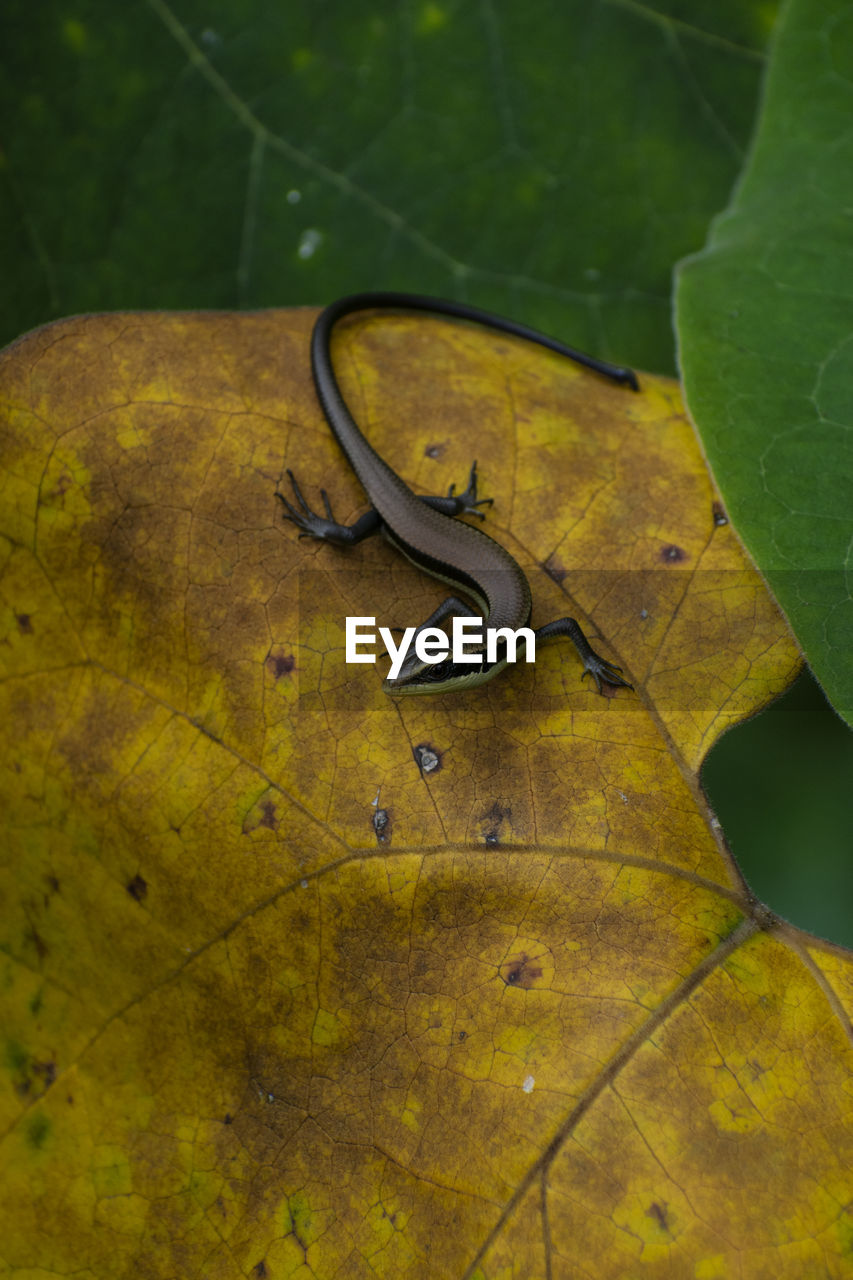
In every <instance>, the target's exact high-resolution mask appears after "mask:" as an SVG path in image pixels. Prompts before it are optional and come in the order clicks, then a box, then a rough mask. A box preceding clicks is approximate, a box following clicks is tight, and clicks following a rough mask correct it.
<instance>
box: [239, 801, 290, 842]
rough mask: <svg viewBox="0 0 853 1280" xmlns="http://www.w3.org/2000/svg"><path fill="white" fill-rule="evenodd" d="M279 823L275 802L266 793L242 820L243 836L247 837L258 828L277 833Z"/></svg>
mask: <svg viewBox="0 0 853 1280" xmlns="http://www.w3.org/2000/svg"><path fill="white" fill-rule="evenodd" d="M280 822H281V819H280V817H279V814H278V808H277V805H276V802H275V800H273V798H272V796H271V795H270V794H269V792H267V793H266V795H264V796H262V797H261V798H260V799H259V800H258V801H257V803H256V804H253V805H252V807H251V809H250V810H249V812H248V813H247V814H246V816H245V818H244V819H243V835H244V836H247V835H249V834H250V833H251V832H252V831H257V830H258V828H259V827H266V828H267V830H268V831H277V830H278V828H279V824H280Z"/></svg>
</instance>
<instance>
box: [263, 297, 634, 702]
mask: <svg viewBox="0 0 853 1280" xmlns="http://www.w3.org/2000/svg"><path fill="white" fill-rule="evenodd" d="M387 309H394V310H405V311H427V312H429V313H431V314H434V315H444V316H451V317H453V318H454V319H459V320H466V321H473V322H475V323H477V324H481V325H485V326H487V327H488V328H491V329H497V330H498V331H500V332H502V333H508V334H511V335H512V336H514V337H520V338H525V339H527V340H528V341H529V342H534V343H537V344H538V345H539V346H542V347H547V348H549V349H550V350H551V351H556V352H558V353H560V354H561V355H565V356H567V357H568V358H569V359H570V360H574V361H575V362H576V363H577V364H581V365H584V366H585V367H586V368H588V369H591V370H593V371H594V372H596V373H599V374H602V375H603V376H604V377H607V378H610V379H612V380H613V381H614V382H618V383H621V384H622V385H624V386H626V387H629V388H631V389H632V390H634V391H636V390H638V389H639V388H638V384H637V378H636V375H635V374H634V372H633V371H632V370H631V369H626V368H622V367H620V366H618V365H612V364H608V363H607V362H606V361H602V360H596V359H595V358H594V357H593V356H589V355H586V354H584V353H583V352H581V351H576V350H574V348H572V347H569V346H566V345H565V344H564V343H562V342H558V341H557V340H556V339H554V338H549V337H547V336H546V335H545V334H542V333H539V332H537V330H535V329H529V328H528V327H527V326H526V325H521V324H517V323H516V322H515V321H513V320H507V319H505V318H503V317H502V316H496V315H492V314H491V313H490V312H488V311H481V310H479V308H477V307H470V306H467V305H466V304H464V303H460V302H451V301H447V300H444V299H441V298H430V297H424V296H422V295H420V294H411V293H357V294H353V295H351V296H350V297H346V298H341V299H340V300H339V301H338V302H334V303H332V305H331V306H329V307H327V308H326V310H325V311H323V312H322V314H321V315H320V317H319V319H318V320H317V322H316V324H315V326H314V331H313V334H312V337H311V368H312V372H313V376H314V384H315V387H316V391H317V396H318V398H319V400H320V404H321V406H322V408H323V412H324V413H325V415H326V418H327V420H328V423H329V426H330V427H331V429H332V432H333V434H334V436H335V439H336V440H337V441H338V444H339V445H340V446H341V448H342V449H343V451H344V453H345V454H346V456H347V459H348V460H349V463H350V465H351V466H352V468H353V470H354V471H355V473H356V475H357V476H358V479H359V480H360V482H361V484H362V486H363V488H364V490H365V492H366V494H367V496H368V498H369V500H370V502H371V504H372V506H371V509H370V510H369V511H367V512H366V513H365V514H364V515H363V516H362V517H361V518H360V519H359V520H357V521H356V522H355V524H353V525H350V526H347V525H341V524H338V523H337V521H336V520H335V518H334V515H333V513H332V509H331V505H330V503H329V498H328V496H327V494H326V491H325V490H324V489H322V490H321V491H320V492H321V495H322V498H323V504H324V507H325V511H326V516H325V518H324V517H323V516H319V515H317V514H316V513H315V512H313V511H312V510H311V508H310V507H309V506H308V504H307V503H306V501H305V499H304V497H303V495H302V492H301V490H300V488H299V485H298V484H297V481H296V478H295V477H294V475H293V472H292V471H290V470H288V472H287V474H288V477H289V479H290V483H291V487H292V489H293V495H292V496H293V501H290V500H289V499H288V498H287V497H285V496H284V494H282V493H277V494H276V497H277V498H279V499H280V500H281V502H282V503H283V505H284V508H285V517H286V518H287V519H288V520H291V521H292V522H293V523H294V524H295V525H296V526H297V527H298V529H299V530H300V537H304V536H310V537H313V538H320V539H322V540H323V541H325V542H331V543H333V544H334V545H335V546H338V547H350V546H354V545H355V544H356V543H357V542H360V541H361V540H362V539H363V538H366V537H368V536H369V535H370V534H373V533H376V532H378V531H380V530H381V531H382V533H384V535H385V536H386V538H387V539H388V540H389V541H390V542H391V543H392V545H393V546H395V547H396V548H397V550H399V551H401V552H402V553H403V555H405V556H406V557H407V558H408V559H409V560H411V561H412V563H413V564H415V565H417V567H418V568H419V569H423V570H424V571H425V572H426V573H429V574H431V575H432V576H433V577H435V578H440V579H441V580H442V581H443V582H447V583H449V584H450V586H451V587H453V588H454V590H455V591H459V592H460V593H461V594H462V595H463V596H465V597H467V599H468V600H470V601H472V602H473V603H474V605H475V606H476V608H477V609H478V610H479V611H480V613H481V614H482V616H483V619H484V621H485V622H486V623H487V625H488V626H489V627H492V628H499V627H507V628H510V629H512V630H513V631H517V630H519V629H520V628H521V627H526V626H527V624H528V622H529V620H530V611H531V596H530V587H529V585H528V582H527V578H526V577H525V574H524V572H523V570H522V568H521V566H520V565H519V564H518V563H517V562H516V561H515V560H514V559H513V557H512V556H511V555H510V554H509V552H508V551H506V550H505V549H504V548H503V547H502V546H501V545H500V544H499V543H497V542H495V540H494V539H493V538H490V537H489V536H488V535H487V534H485V533H483V532H482V530H480V529H477V528H475V527H474V526H473V525H469V524H462V523H459V522H457V521H456V520H454V518H453V517H454V516H458V515H477V516H479V517H480V518H481V519H482V518H483V514H482V512H480V511H479V510H478V507H481V506H483V505H485V504H487V503H490V502H491V501H492V500H491V499H490V498H478V497H477V464H476V462H475V463H474V464H473V465H472V467H471V473H470V476H469V480H468V487H467V489H466V490H465V492H464V493H461V494H458V495H455V494H454V488H455V486H452V485H451V487H450V490H449V492H448V494H447V496H446V497H420V496H418V495H417V494H415V493H413V491H412V490H411V489H410V488H409V486H408V485H407V484H406V483H405V481H404V480H402V479H401V477H400V476H398V475H397V473H396V472H395V471H392V469H391V468H390V467H389V466H388V464H387V462H385V461H384V459H383V458H381V457H380V456H379V454H378V453H377V452H376V450H375V449H373V448H372V446H371V445H370V444H369V443H368V441H367V440H366V439H365V437H364V436H363V435H362V433H361V431H360V429H359V427H358V426H357V424H356V422H355V420H354V419H353V417H352V414H351V413H350V411H349V409H348V408H347V405H346V403H345V401H344V398H343V396H342V394H341V391H340V387H339V386H338V382H337V378H336V377H335V373H334V369H333V366H332V357H331V336H332V330H333V329H334V327H335V325H336V324H337V322H338V321H339V320H340V319H342V317H344V316H346V315H350V314H351V313H352V312H354V311H367V310H371V311H373V310H387ZM470 613H471V610H470V606H469V605H467V604H466V603H465V602H464V601H462V600H460V599H459V598H458V597H457V596H455V595H453V596H450V597H448V599H447V600H445V601H444V602H443V603H442V604H441V605H439V607H438V609H436V610H435V612H434V613H433V614H432V615H431V616H430V617H429V618H427V619H426V621H425V622H424V623H423V624H422V625H421V627H419V628H418V631H422V630H423V629H424V628H426V627H435V626H438V625H439V624H440V623H441V622H442V621H443V620H444V619H445V618H447V617H448V616H450V615H451V614H455V615H461V616H469V615H470ZM558 635H561V636H566V637H567V638H568V639H569V640H571V641H572V643H573V645H574V646H575V649H576V650H577V652H578V654H579V656H580V658H581V661H582V663H583V667H584V672H583V674H584V676H586V675H588V674H589V675H591V676H592V677H593V679H594V680H595V683H596V687H597V689H598V691H599V693H601V682H602V681H604V682H605V684H608V685H623V686H624V687H626V688H628V689H630V688H632V687H633V686H632V685H630V684H628V681H627V680H625V679H624V678H623V676H622V674H621V672H622V668H621V667H617V666H615V665H614V663H612V662H609V661H608V660H607V659H606V658H601V657H599V655H598V654H597V653H596V652H595V651H594V650H593V649H592V647H591V646H590V644H589V642H588V641H587V639H586V636H585V635H584V633H583V631H582V630H581V628H580V626H579V625H578V623H577V622H576V621H575V619H574V618H558V619H557V620H555V621H554V622H549V623H547V624H546V625H545V626H543V627H539V628H538V630H537V631H536V632H535V636H536V639H537V641H538V640H540V639H541V640H545V639H549V638H551V637H553V636H558ZM477 658H478V660H477V662H475V663H473V664H471V663H464V664H460V663H455V662H453V661H452V660H451V659H449V658H448V659H443V660H441V661H439V662H436V663H425V662H422V661H420V660H419V659H418V658H417V657H416V656H414V654H411V655H410V656H409V657H408V658H407V659H406V661H405V663H404V664H403V666H402V669H401V670H400V672H399V673H398V675H397V677H396V679H394V680H391V679H388V680H386V681H385V682H384V684H383V688H384V689H385V691H386V692H387V693H390V694H394V695H400V694H410V693H443V692H446V691H450V690H456V689H467V688H471V687H472V686H474V685H478V684H482V683H483V682H484V681H486V680H491V679H492V678H493V677H494V676H496V675H497V674H498V672H499V671H501V670H503V668H504V667H505V666H506V663H507V656H506V649H505V646H504V647H503V649H501V648H500V647H499V648H498V650H497V654H496V660H495V661H492V662H490V661H488V660H487V657H486V652H485V648H484V649H483V652H482V653H479V654H477Z"/></svg>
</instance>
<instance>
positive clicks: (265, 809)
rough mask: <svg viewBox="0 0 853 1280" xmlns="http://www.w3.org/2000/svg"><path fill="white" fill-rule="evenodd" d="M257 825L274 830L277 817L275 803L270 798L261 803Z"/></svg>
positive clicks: (276, 824)
mask: <svg viewBox="0 0 853 1280" xmlns="http://www.w3.org/2000/svg"><path fill="white" fill-rule="evenodd" d="M258 826H259V827H269V829H270V831H275V829H276V827H277V826H278V819H277V818H276V816H275V805H274V804H273V802H272V800H264V802H263V804H262V805H261V819H260V821H259V823H258Z"/></svg>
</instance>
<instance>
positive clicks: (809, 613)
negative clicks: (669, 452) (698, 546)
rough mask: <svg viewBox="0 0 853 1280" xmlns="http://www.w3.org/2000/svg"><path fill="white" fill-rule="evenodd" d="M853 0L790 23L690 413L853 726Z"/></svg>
mask: <svg viewBox="0 0 853 1280" xmlns="http://www.w3.org/2000/svg"><path fill="white" fill-rule="evenodd" d="M852 246H853V7H851V5H850V4H849V3H845V2H844V0H820V2H818V0H794V2H793V3H791V4H790V5H789V6H788V7H787V9H786V11H785V14H784V16H783V18H782V19H781V20H780V26H779V30H778V41H777V43H776V47H775V50H774V54H773V58H772V62H771V69H770V74H769V78H768V83H767V91H766V100H765V103H764V108H763V111H762V115H761V123H760V129H759V133H758V136H757V139H756V143H755V148H754V151H753V154H752V157H751V160H750V163H749V166H748V168H747V171H746V173H745V175H744V178H743V180H742V182H741V184H740V186H739V188H738V190H737V192H736V195H735V198H734V200H733V202H732V205H731V207H730V208H729V209H728V211H727V212H726V213H725V214H724V215H723V216H722V217H721V218H720V219H719V220H718V221H717V223H716V224H715V226H714V229H713V232H712V234H711V237H710V240H709V244H708V247H707V248H706V249H705V250H704V251H703V252H702V253H700V254H698V255H696V256H695V257H693V258H691V259H689V260H688V261H687V262H686V263H685V264H684V265H683V267H682V268H681V271H680V286H679V290H678V317H679V332H680V341H681V358H682V365H683V372H684V378H685V385H686V392H687V400H688V404H689V407H690V410H691V412H692V414H693V417H694V419H695V421H696V422H697V424H698V426H699V429H700V431H701V433H702V438H703V441H704V442H705V446H706V448H707V452H708V456H709V458H710V461H711V464H712V466H713V469H714V472H715V475H716V478H717V480H718V483H719V485H720V487H721V489H722V491H723V495H724V497H725V500H726V503H727V506H728V509H729V512H730V514H731V515H732V516H733V518H734V521H735V524H736V525H737V527H738V529H739V530H740V532H741V534H742V536H743V537H744V539H745V541H746V543H747V545H748V546H749V548H750V550H751V551H752V553H753V555H754V556H755V558H756V560H757V561H758V564H759V566H760V567H761V568H762V570H763V571H764V573H765V574H766V576H767V578H768V580H769V582H770V585H771V586H772V588H773V590H774V592H775V594H776V597H777V599H778V600H779V601H780V603H781V604H782V607H783V608H784V610H785V612H786V614H787V616H788V619H789V621H790V623H791V625H792V627H793V629H794V631H795V632H796V634H797V637H798V639H799V641H800V643H801V645H802V647H803V648H804V650H805V652H806V655H807V657H808V659H809V662H810V664H811V666H812V668H813V670H814V671H815V673H816V675H817V676H818V678H819V679H820V681H821V683H822V684H823V686H824V688H825V690H826V691H827V693H828V694H829V696H830V698H831V699H832V701H833V703H834V705H835V707H836V709H837V710H838V711H839V712H840V713H841V715H843V716H844V717H845V718H846V719H847V720H848V721H849V722H851V723H853V599H851V594H850V573H851V569H853V247H852Z"/></svg>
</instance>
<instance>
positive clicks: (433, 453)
mask: <svg viewBox="0 0 853 1280" xmlns="http://www.w3.org/2000/svg"><path fill="white" fill-rule="evenodd" d="M446 449H447V445H446V444H428V445H427V447H426V448H425V449H424V457H425V458H441V457H443V455H444V452H445V450H446Z"/></svg>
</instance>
